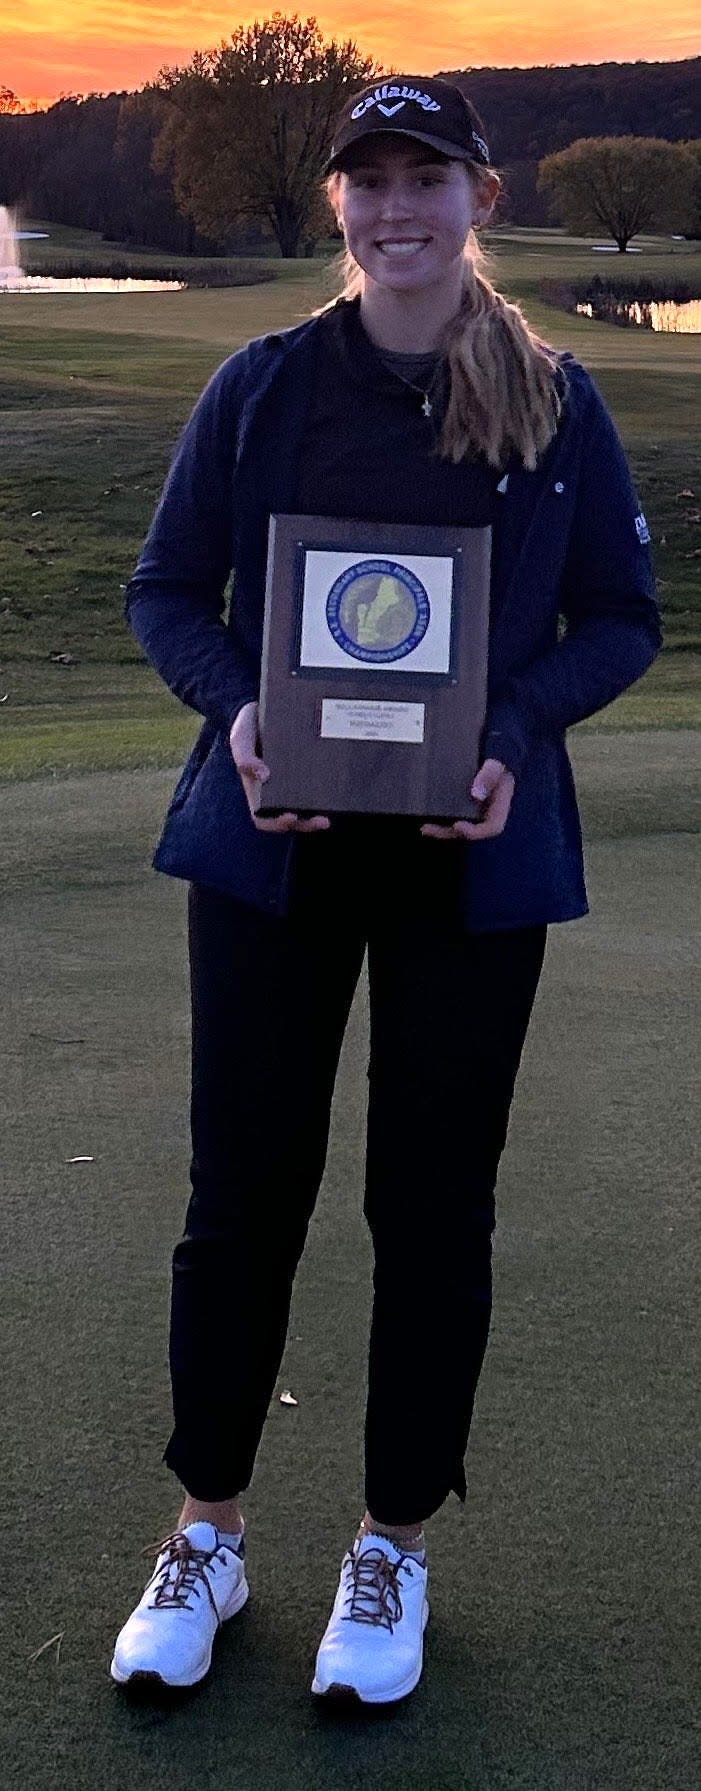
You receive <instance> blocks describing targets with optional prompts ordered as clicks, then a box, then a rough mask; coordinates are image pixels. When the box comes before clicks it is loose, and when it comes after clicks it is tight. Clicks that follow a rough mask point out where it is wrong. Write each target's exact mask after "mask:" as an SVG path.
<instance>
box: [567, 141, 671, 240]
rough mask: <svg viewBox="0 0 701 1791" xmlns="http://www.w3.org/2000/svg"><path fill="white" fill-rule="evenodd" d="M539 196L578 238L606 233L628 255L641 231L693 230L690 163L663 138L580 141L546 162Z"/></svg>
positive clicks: (571, 144)
mask: <svg viewBox="0 0 701 1791" xmlns="http://www.w3.org/2000/svg"><path fill="white" fill-rule="evenodd" d="M538 190H539V191H540V192H544V193H545V194H546V196H547V198H548V201H549V204H550V208H551V212H552V215H553V216H554V217H556V218H557V219H558V221H559V222H560V223H562V224H564V225H565V227H566V229H567V230H569V231H571V232H572V234H573V235H574V236H588V235H590V234H591V232H592V231H595V230H605V231H606V232H607V233H608V235H609V236H612V237H613V239H614V242H615V243H617V245H618V249H619V251H620V253H621V254H623V255H624V254H625V252H626V250H627V248H628V244H629V242H630V241H631V239H632V237H634V236H637V234H638V233H639V231H641V230H663V231H666V232H670V233H674V232H675V231H684V230H686V229H687V228H689V226H690V224H691V217H692V210H693V199H692V169H691V160H690V158H689V156H688V155H686V154H685V151H684V148H683V146H682V145H681V144H678V143H668V142H666V141H665V140H664V139H663V138H661V137H580V138H578V139H577V141H576V142H575V143H570V145H569V147H568V148H567V149H561V150H558V151H557V152H556V154H554V155H548V156H545V157H544V158H543V160H542V161H541V164H540V169H539V174H538Z"/></svg>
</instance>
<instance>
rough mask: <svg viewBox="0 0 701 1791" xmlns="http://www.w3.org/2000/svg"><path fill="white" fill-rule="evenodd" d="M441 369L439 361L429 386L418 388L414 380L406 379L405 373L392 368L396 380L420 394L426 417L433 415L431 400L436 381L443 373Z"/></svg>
mask: <svg viewBox="0 0 701 1791" xmlns="http://www.w3.org/2000/svg"><path fill="white" fill-rule="evenodd" d="M441 369H442V362H441V361H438V362H437V363H436V366H435V367H434V370H433V373H432V375H431V378H430V379H429V382H428V386H417V385H416V384H415V382H414V380H413V379H406V378H405V376H404V374H403V373H398V372H397V369H396V367H393V368H392V373H393V374H394V377H395V379H399V380H401V383H402V385H403V386H408V387H409V390H410V391H411V392H416V393H418V395H419V396H420V397H421V398H423V404H422V406H421V409H422V411H423V414H424V416H425V417H430V416H431V415H432V412H433V404H432V401H431V399H432V394H433V391H434V387H435V385H436V381H437V379H438V378H439V375H440V373H441Z"/></svg>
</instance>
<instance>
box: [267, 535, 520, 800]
mask: <svg viewBox="0 0 701 1791" xmlns="http://www.w3.org/2000/svg"><path fill="white" fill-rule="evenodd" d="M491 537H492V531H491V527H490V526H484V527H480V528H467V529H454V528H435V529H434V528H426V527H414V526H413V525H405V524H400V523H368V522H362V521H350V522H349V521H346V520H339V519H336V518H333V517H328V516H271V518H270V530H269V537H268V568H267V581H266V595H265V624H264V633H263V662H262V675H261V693H260V735H261V747H262V754H263V758H264V759H265V762H266V764H267V765H268V766H269V767H270V773H271V775H270V778H269V781H268V782H267V783H266V784H265V785H263V787H262V791H261V801H260V805H259V807H258V810H257V813H258V814H260V815H261V816H265V815H271V814H276V813H279V812H280V811H281V810H283V809H292V810H294V811H295V812H296V813H300V814H333V813H348V812H351V811H352V812H356V813H357V812H361V813H363V812H364V813H367V814H405V815H420V816H421V817H422V819H424V820H433V819H436V820H448V821H454V820H473V819H476V818H477V817H478V815H479V814H480V812H481V805H480V804H479V803H478V802H476V801H475V800H474V798H473V797H471V796H470V794H469V789H470V784H471V783H472V780H473V778H474V776H475V773H476V771H477V770H478V766H479V762H480V761H479V744H480V735H481V732H482V728H483V725H484V719H485V713H486V703H487V649H488V629H489V583H490V562H491Z"/></svg>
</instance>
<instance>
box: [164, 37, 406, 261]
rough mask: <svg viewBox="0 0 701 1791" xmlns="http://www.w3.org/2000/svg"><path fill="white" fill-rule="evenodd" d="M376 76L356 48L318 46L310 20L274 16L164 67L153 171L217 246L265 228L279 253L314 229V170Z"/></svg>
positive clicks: (318, 222)
mask: <svg viewBox="0 0 701 1791" xmlns="http://www.w3.org/2000/svg"><path fill="white" fill-rule="evenodd" d="M379 72H380V69H379V66H378V67H376V65H375V64H374V63H373V62H372V61H371V60H369V58H367V57H365V56H362V55H361V53H360V51H359V50H358V48H357V46H356V45H355V43H353V42H352V41H351V39H350V38H349V39H347V40H346V41H345V42H344V43H339V42H338V41H337V40H336V39H335V38H332V39H331V40H330V41H328V42H327V41H325V40H324V38H323V36H322V33H321V31H320V30H319V27H318V25H317V23H316V19H314V18H308V19H305V20H302V19H300V18H299V16H298V15H297V14H296V13H295V14H294V15H292V16H291V17H287V16H285V15H284V14H282V13H279V12H275V13H273V15H272V17H271V18H269V19H264V20H263V21H262V23H260V22H259V21H258V20H256V21H255V23H254V24H253V25H248V26H243V25H241V26H239V27H238V28H237V30H236V31H235V32H234V33H233V35H232V38H231V41H230V43H228V44H222V45H221V47H220V49H218V50H214V51H206V52H202V51H198V52H196V54H195V55H194V56H193V58H192V60H191V62H190V63H188V65H187V67H186V68H172V69H168V68H166V69H162V70H161V73H160V76H159V79H158V82H157V83H156V84H155V85H156V86H157V87H158V89H159V91H160V93H161V95H162V96H163V98H164V99H165V100H166V102H167V106H166V116H165V121H164V124H163V126H162V129H161V131H160V134H159V136H158V138H157V141H156V147H155V151H154V166H155V168H156V169H158V170H160V171H163V170H165V169H168V171H169V172H170V175H171V178H172V182H173V190H174V193H175V197H176V201H177V204H178V206H179V207H180V209H181V210H182V211H183V212H185V213H186V214H188V215H189V216H190V217H192V218H193V219H194V221H195V223H196V225H197V227H198V229H199V230H201V231H203V232H205V233H206V234H207V235H208V236H211V237H213V238H214V239H215V240H217V241H225V240H226V238H227V235H228V234H229V233H230V231H231V229H232V226H234V225H236V224H240V223H242V222H245V221H246V220H247V219H255V220H264V222H265V224H266V226H267V228H268V229H269V231H270V232H271V233H272V235H273V236H274V237H275V239H276V240H277V243H278V245H279V249H280V253H281V255H283V256H295V255H297V254H299V252H300V248H302V247H304V246H305V244H306V242H308V240H309V238H310V235H311V236H313V235H315V234H317V233H318V230H319V229H320V228H321V227H322V210H321V204H320V198H319V168H320V166H321V163H322V160H323V155H324V151H325V149H326V148H327V146H328V144H329V138H330V132H331V128H332V124H333V119H334V116H335V114H336V112H337V111H338V108H339V106H341V105H342V103H343V100H344V98H345V96H346V94H347V93H348V92H350V91H352V89H354V88H356V87H360V86H362V84H363V82H365V81H367V80H371V79H372V78H373V77H374V76H375V75H376V74H378V73H379Z"/></svg>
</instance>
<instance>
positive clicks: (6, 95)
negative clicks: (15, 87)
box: [0, 87, 22, 112]
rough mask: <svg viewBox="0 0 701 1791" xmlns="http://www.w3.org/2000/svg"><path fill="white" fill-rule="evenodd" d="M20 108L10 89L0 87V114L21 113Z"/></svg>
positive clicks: (15, 95) (15, 96)
mask: <svg viewBox="0 0 701 1791" xmlns="http://www.w3.org/2000/svg"><path fill="white" fill-rule="evenodd" d="M21 110H22V107H21V104H20V101H19V100H18V98H17V94H16V93H13V91H12V88H11V87H0V112H21Z"/></svg>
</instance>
